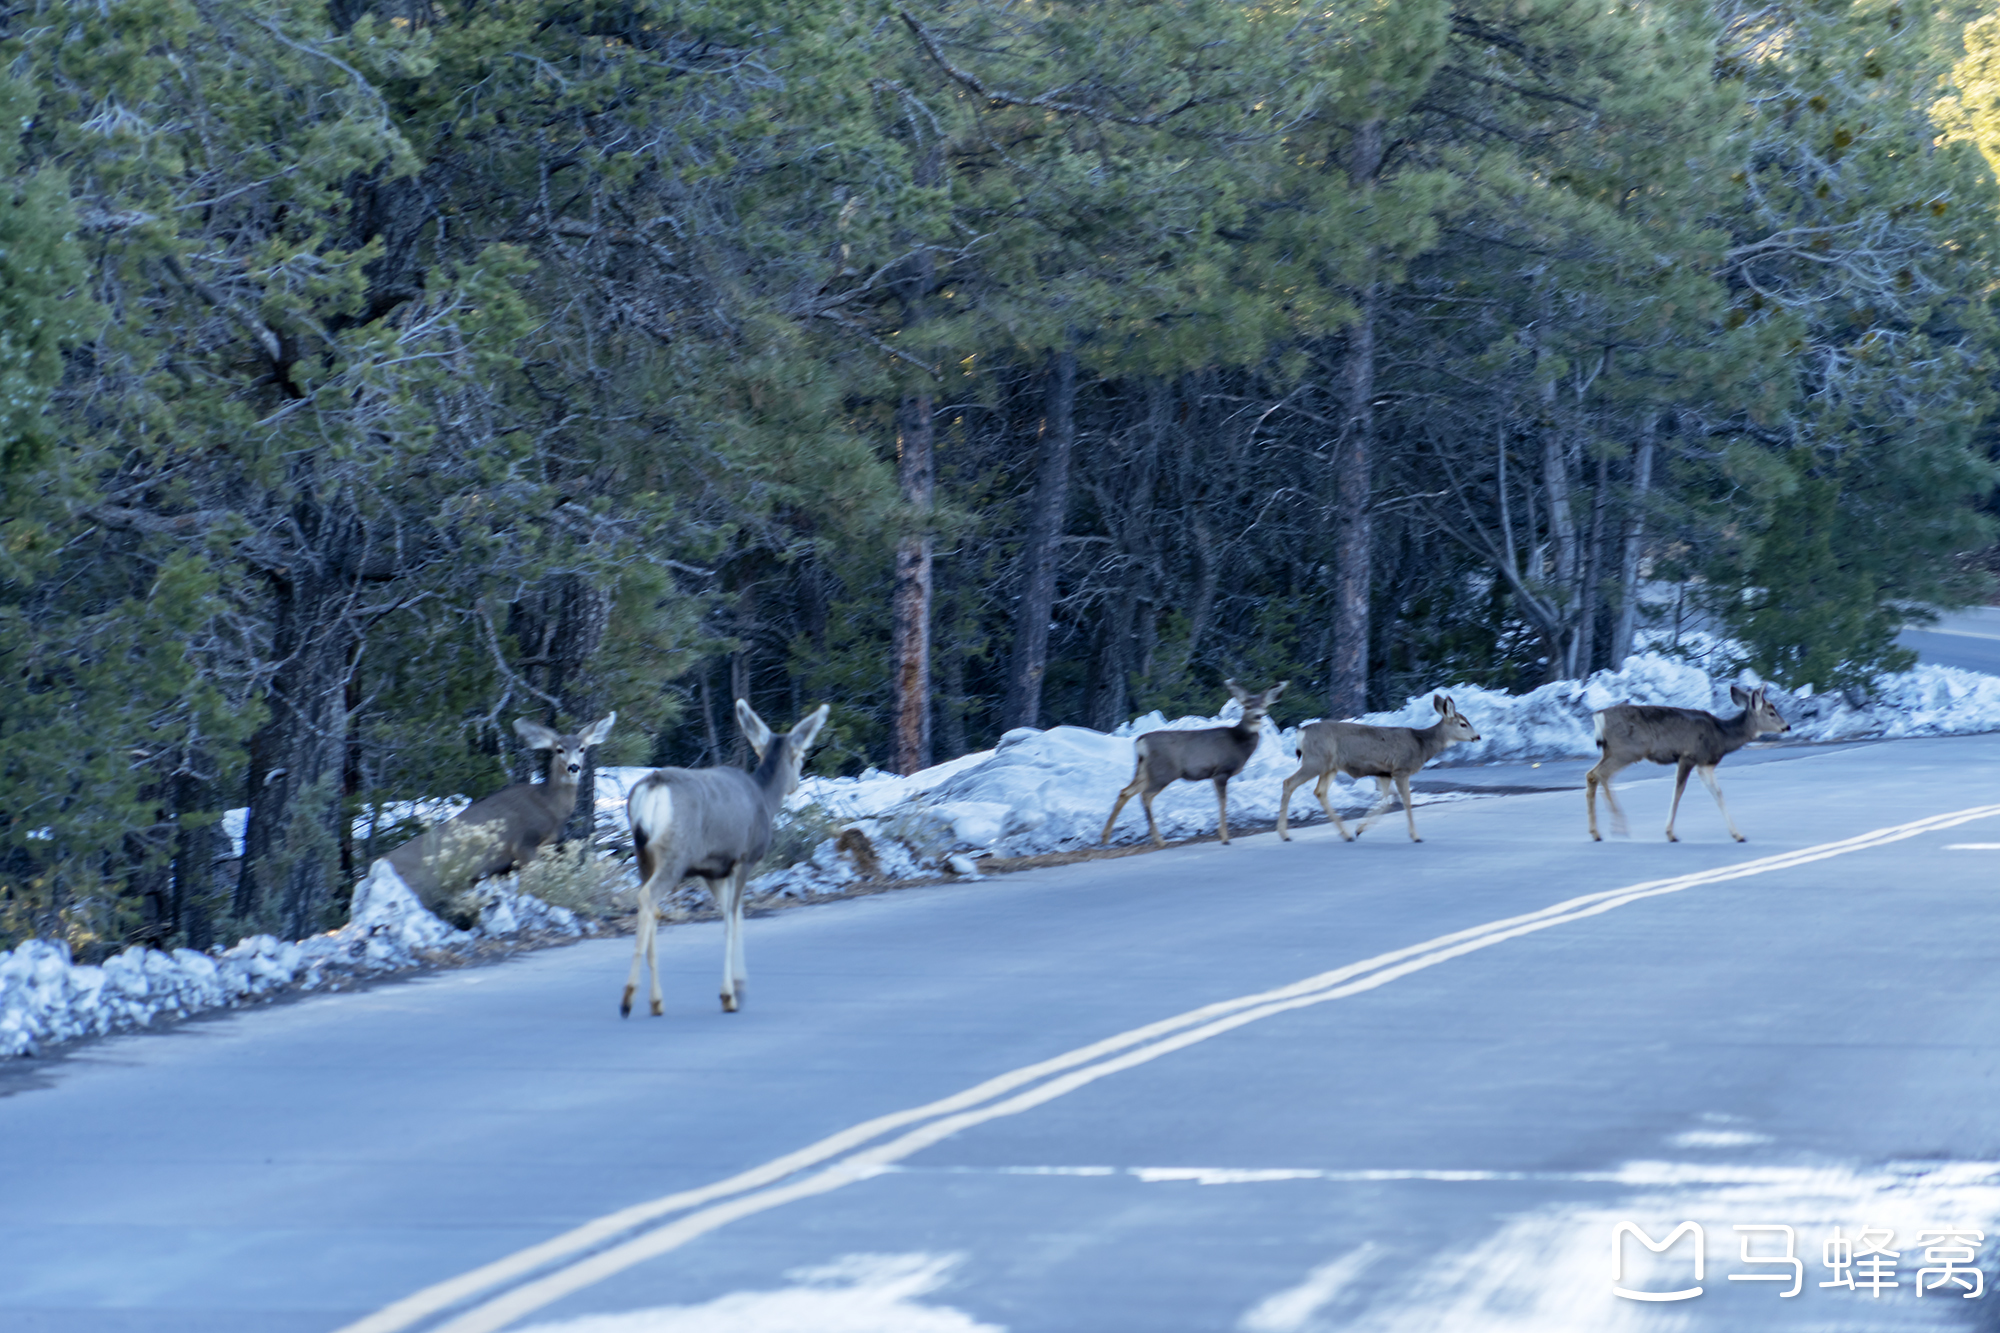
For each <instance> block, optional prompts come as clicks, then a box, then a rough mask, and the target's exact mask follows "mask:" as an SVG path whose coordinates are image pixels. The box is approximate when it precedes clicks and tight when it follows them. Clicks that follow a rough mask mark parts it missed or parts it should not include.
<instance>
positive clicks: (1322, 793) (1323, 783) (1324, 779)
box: [1313, 768, 1354, 842]
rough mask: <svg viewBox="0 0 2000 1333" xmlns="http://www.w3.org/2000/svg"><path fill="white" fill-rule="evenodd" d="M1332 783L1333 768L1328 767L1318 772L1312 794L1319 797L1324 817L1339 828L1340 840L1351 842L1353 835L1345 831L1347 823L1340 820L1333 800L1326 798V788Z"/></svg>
mask: <svg viewBox="0 0 2000 1333" xmlns="http://www.w3.org/2000/svg"><path fill="white" fill-rule="evenodd" d="M1332 785H1333V770H1332V769H1330V768H1329V769H1328V770H1326V772H1324V773H1322V774H1320V775H1319V781H1318V782H1316V783H1314V784H1313V795H1315V796H1317V797H1319V808H1320V809H1322V810H1324V811H1326V817H1327V818H1328V819H1331V820H1332V821H1333V826H1334V828H1335V829H1337V830H1339V832H1340V840H1341V841H1342V842H1353V841H1354V835H1353V834H1352V833H1349V832H1348V831H1347V825H1345V824H1343V823H1341V822H1340V815H1339V813H1338V812H1336V811H1335V810H1334V808H1333V802H1332V801H1329V800H1327V799H1326V789H1327V788H1328V787H1331V786H1332Z"/></svg>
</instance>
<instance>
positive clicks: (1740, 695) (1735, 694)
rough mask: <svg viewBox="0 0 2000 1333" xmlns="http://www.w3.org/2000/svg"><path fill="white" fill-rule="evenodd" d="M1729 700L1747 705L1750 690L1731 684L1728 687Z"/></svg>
mask: <svg viewBox="0 0 2000 1333" xmlns="http://www.w3.org/2000/svg"><path fill="white" fill-rule="evenodd" d="M1729 701H1730V702H1731V703H1736V704H1743V705H1745V706H1748V705H1749V703H1750V692H1749V691H1748V690H1746V689H1744V688H1743V687H1742V686H1741V685H1731V686H1730V687H1729Z"/></svg>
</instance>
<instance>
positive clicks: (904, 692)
mask: <svg viewBox="0 0 2000 1333" xmlns="http://www.w3.org/2000/svg"><path fill="white" fill-rule="evenodd" d="M935 443H936V436H935V432H934V429H933V424H932V421H931V396H930V395H929V394H927V393H918V394H911V395H910V396H908V397H906V398H905V399H903V401H902V404H901V405H900V406H899V407H898V408H897V411H896V481H897V484H898V485H899V486H900V487H901V488H902V492H903V503H905V504H906V505H908V506H909V507H910V509H911V511H912V513H913V514H914V516H915V519H916V521H917V522H918V523H919V524H920V525H927V524H928V522H929V514H930V508H931V501H932V495H933V492H934V489H935V486H936V481H937V467H936V449H935ZM933 542H934V538H933V537H932V536H931V533H930V532H929V530H928V528H927V527H926V528H925V529H924V530H922V531H918V532H913V533H909V534H906V535H905V536H904V537H903V538H902V540H900V541H898V542H897V543H896V583H895V591H894V593H893V594H892V602H891V605H892V609H893V613H894V629H893V635H894V641H893V643H892V645H891V647H890V661H891V672H892V680H893V684H894V689H893V691H892V695H891V704H890V713H891V717H892V719H893V722H892V725H891V738H890V753H891V758H890V767H891V769H892V770H893V771H895V772H897V773H915V772H916V771H917V770H919V769H922V768H928V767H930V763H931V557H932V545H933Z"/></svg>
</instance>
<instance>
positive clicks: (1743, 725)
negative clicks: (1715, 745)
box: [1715, 708, 1762, 754]
mask: <svg viewBox="0 0 2000 1333" xmlns="http://www.w3.org/2000/svg"><path fill="white" fill-rule="evenodd" d="M1715 729H1716V731H1717V732H1718V733H1720V735H1721V737H1722V752H1723V753H1724V754H1730V753H1733V752H1735V751H1737V750H1740V749H1742V748H1743V747H1744V746H1746V745H1748V744H1749V743H1750V742H1751V741H1754V740H1756V739H1757V737H1758V736H1759V735H1761V734H1762V733H1760V732H1759V731H1758V730H1757V719H1756V718H1754V717H1752V716H1751V714H1750V710H1749V709H1748V708H1746V709H1744V710H1743V711H1742V712H1741V713H1739V714H1738V715H1737V716H1735V717H1732V718H1730V719H1729V720H1728V721H1726V722H1717V723H1716V724H1715Z"/></svg>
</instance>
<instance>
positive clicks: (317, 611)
mask: <svg viewBox="0 0 2000 1333" xmlns="http://www.w3.org/2000/svg"><path fill="white" fill-rule="evenodd" d="M297 526H298V529H299V530H300V531H301V532H302V533H303V534H305V536H306V538H307V543H306V549H304V550H301V551H299V552H297V553H296V558H295V559H294V560H293V561H292V562H291V565H290V567H289V569H288V570H287V572H286V573H285V574H283V575H277V576H274V577H273V580H272V586H273V592H274V596H273V603H274V612H275V615H274V617H273V619H274V633H273V636H272V657H273V658H274V659H275V660H276V662H277V664H278V665H277V670H276V671H275V672H274V673H273V675H272V678H271V684H270V687H269V690H268V692H267V699H268V702H269V706H270V718H269V720H268V721H266V722H265V723H264V725H263V726H262V727H260V728H258V730H257V732H256V734H255V735H253V736H252V737H251V740H250V769H249V774H248V778H249V793H248V796H249V800H248V804H249V807H250V812H249V822H248V824H247V826H246V828H245V830H244V839H243V867H242V875H241V877H240V879H239V880H238V881H237V888H236V896H235V903H234V909H235V914H236V915H237V916H238V917H239V918H241V921H240V922H239V924H241V925H243V926H245V927H249V928H257V929H274V930H278V931H281V932H284V933H285V934H287V935H288V936H289V937H290V938H292V939H299V938H302V937H303V936H305V935H308V934H310V933H312V932H313V931H314V930H316V929H317V928H318V926H319V914H320V909H321V908H322V907H323V906H324V905H325V904H326V902H327V896H328V893H329V890H330V888H331V881H332V878H333V876H334V875H335V874H336V873H337V867H338V864H339V837H338V827H339V821H340V818H341V811H340V773H341V769H342V767H343V765H344V761H345V758H346V754H345V751H346V742H347V682H348V674H349V672H348V663H349V661H350V660H351V659H352V653H353V644H354V639H355V632H354V627H353V625H352V623H351V622H350V620H349V618H348V615H347V612H348V609H349V608H348V601H349V597H350V594H351V592H352V589H351V588H350V587H348V586H347V584H346V581H345V580H343V579H341V578H340V577H339V576H338V573H337V572H338V571H343V570H352V569H354V568H355V567H356V566H357V565H358V563H359V562H358V559H357V558H356V557H357V556H358V548H359V544H360V538H361V533H360V531H359V525H358V523H356V522H354V521H353V519H352V516H351V515H347V514H341V513H335V512H329V511H328V510H326V509H318V508H311V509H309V508H308V507H306V506H301V509H300V513H299V515H298V523H297Z"/></svg>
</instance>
